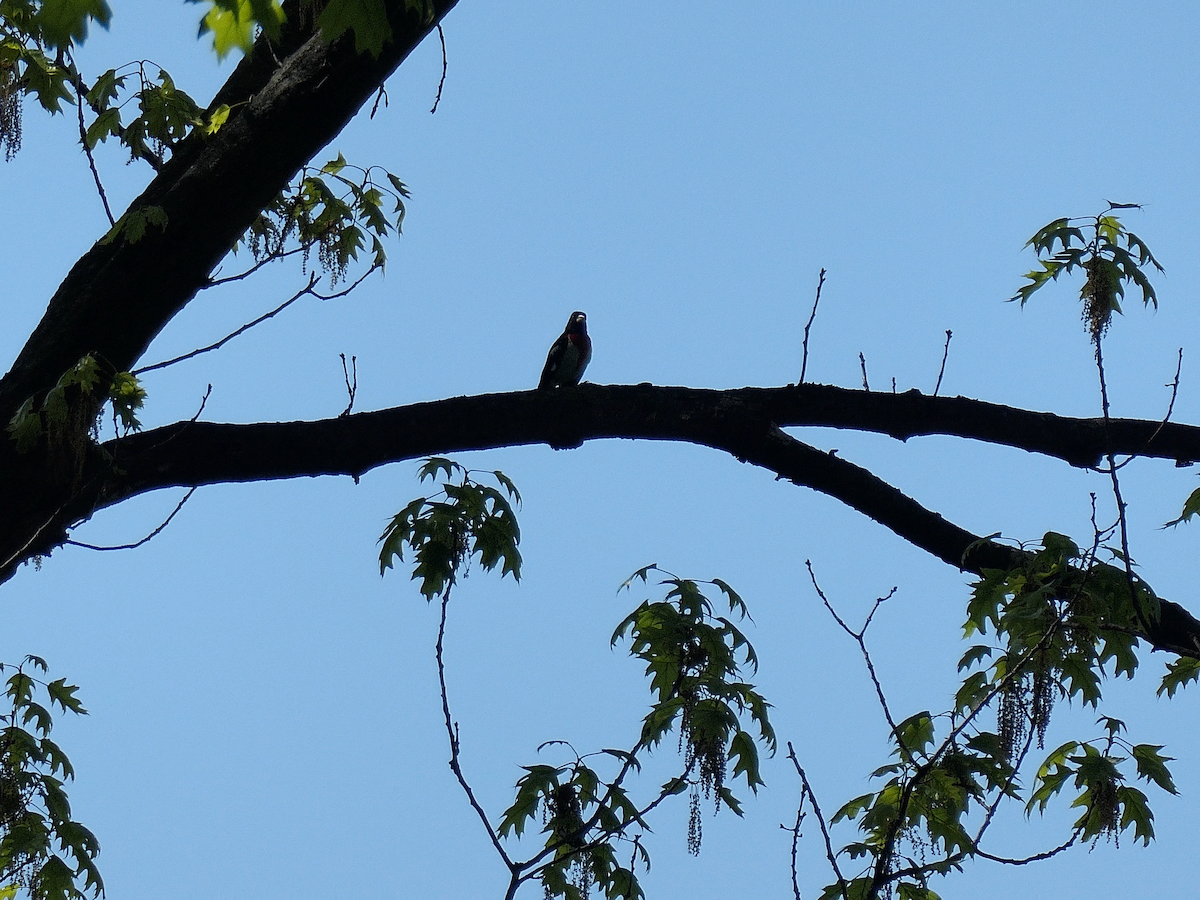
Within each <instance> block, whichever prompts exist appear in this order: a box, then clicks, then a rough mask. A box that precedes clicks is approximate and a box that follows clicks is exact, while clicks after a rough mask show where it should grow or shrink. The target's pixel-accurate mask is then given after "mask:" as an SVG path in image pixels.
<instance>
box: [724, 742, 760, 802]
mask: <svg viewBox="0 0 1200 900" xmlns="http://www.w3.org/2000/svg"><path fill="white" fill-rule="evenodd" d="M729 758H730V759H732V760H733V761H734V763H733V777H734V778H737V777H738V775H742V774H744V775H745V776H746V786H747V787H749V788H750V790H752V791H754V793H756V794H757V793H758V786H759V785H760V784H766V782H765V781H763V780H762V776H761V775H760V774H759V769H758V747H756V746H755V745H754V738H753V737H751V736H750V735H749V734H747V733H746V732H744V731H740V730H739V731H738V732H737V733H736V734H735V735H734V736H733V740H731V741H730V742H729Z"/></svg>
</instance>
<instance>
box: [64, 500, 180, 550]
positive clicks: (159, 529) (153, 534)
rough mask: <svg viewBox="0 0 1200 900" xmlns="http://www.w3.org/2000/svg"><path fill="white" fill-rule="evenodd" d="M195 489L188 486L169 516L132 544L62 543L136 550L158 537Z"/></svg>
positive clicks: (104, 548)
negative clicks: (107, 545)
mask: <svg viewBox="0 0 1200 900" xmlns="http://www.w3.org/2000/svg"><path fill="white" fill-rule="evenodd" d="M196 490H197V489H196V488H195V487H191V488H188V492H187V493H186V494H184V495H183V499H182V500H180V501H179V503H177V504H176V505H175V508H174V509H173V510H171V514H170V515H169V516H167V518H166V519H165V520H164V521H163V523H162V524H161V525H159V526H158V527H157V528H155V529H154V530H153V531H152V532H150V533H149V534H148V535H146V536H145V537H144V538H142V539H141V540H140V541H136V542H134V543H132V544H117V545H116V546H113V547H101V546H97V545H96V544H85V543H84V542H83V541H73V540H71V539H70V538H68V539H67V540H65V541H63V543H64V544H70V545H71V546H73V547H83V548H84V549H85V550H136V549H137V548H138V547H140V546H142V544H144V543H146V542H147V541H149V540H150V539H151V538H154V537H158V535H159V534H161V533H162V530H163V529H164V528H166V527H167V526H168V525H170V524H171V520H172V519H173V518H175V514H176V513H178V512H179V511H180V510H181V509H183V504H185V503H187V502H188V500H190V499H191V496H192V494H194V493H196Z"/></svg>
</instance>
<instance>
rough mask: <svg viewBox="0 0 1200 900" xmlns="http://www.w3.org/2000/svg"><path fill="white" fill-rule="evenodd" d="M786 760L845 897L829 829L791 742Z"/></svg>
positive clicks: (844, 888)
mask: <svg viewBox="0 0 1200 900" xmlns="http://www.w3.org/2000/svg"><path fill="white" fill-rule="evenodd" d="M788 759H790V760H791V761H792V765H793V766H795V767H796V773H797V774H798V775H799V776H800V784H801V789H802V790H803V791H804V793H805V794H807V795H808V799H809V802H811V803H812V808H813V812H814V813H816V816H817V825H819V826H820V828H821V834H822V835H823V836H824V837H825V858H826V859H828V860H829V865H830V866H832V867H833V874H834V875H836V876H837V880H838V887H839V888H840V889H841V892H842V896H843V897H845V896H846V891H847V884H846V879H845V878H844V877H842V870H841V869H840V868H839V867H838V864H837V854H836V853H834V852H833V841H832V840H831V839H830V837H829V828H828V826H826V824H825V817H824V816H823V815H821V806H820V804H818V803H817V795H816V794H815V793H814V792H813V789H812V785H811V784H809V783H808V776H807V775H805V774H804V768H803V767H802V766H801V765H800V760H798V759H797V758H796V748H795V747H793V746H792V742H791V741H788Z"/></svg>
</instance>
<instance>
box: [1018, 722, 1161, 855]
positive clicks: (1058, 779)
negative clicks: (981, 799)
mask: <svg viewBox="0 0 1200 900" xmlns="http://www.w3.org/2000/svg"><path fill="white" fill-rule="evenodd" d="M1099 722H1100V723H1101V724H1102V725H1103V726H1104V728H1105V730H1106V731H1107V735H1106V736H1104V737H1102V738H1097V739H1095V740H1092V741H1086V742H1080V741H1068V742H1067V743H1065V744H1063V745H1062V746H1061V747H1058V748H1057V749H1056V750H1055V751H1054V752H1053V753H1051V754H1050V755H1049V756H1048V757H1046V760H1045V762H1043V763H1042V765H1041V767H1040V768H1039V769H1038V772H1037V776H1036V777H1035V779H1034V782H1033V791H1032V793H1031V794H1030V797H1029V802H1028V803H1027V804H1026V812H1027V813H1032V812H1033V811H1034V810H1035V809H1036V810H1037V811H1038V812H1039V813H1040V812H1044V811H1045V809H1046V806H1047V805H1048V804H1049V802H1050V800H1051V799H1052V798H1053V797H1054V796H1055V795H1057V794H1058V793H1060V792H1061V791H1062V790H1063V789H1064V788H1065V787H1066V786H1067V783H1068V782H1073V785H1074V788H1075V789H1076V796H1075V800H1074V801H1073V802H1072V803H1071V807H1072V808H1077V809H1081V810H1082V812H1081V814H1080V816H1079V818H1078V819H1077V820H1076V821H1075V829H1076V832H1077V833H1078V834H1079V836H1080V837H1081V838H1083V839H1084V840H1094V839H1096V838H1099V837H1102V836H1108V837H1111V838H1113V839H1114V840H1116V839H1118V837H1119V835H1120V834H1121V833H1122V832H1124V831H1125V830H1127V829H1128V828H1129V827H1130V826H1132V827H1133V830H1134V832H1133V833H1134V839H1135V840H1140V841H1141V842H1142V844H1143V845H1148V844H1149V843H1150V841H1152V840H1153V839H1154V813H1153V812H1152V811H1151V810H1150V806H1149V802H1148V800H1147V798H1146V795H1145V794H1144V793H1143V792H1142V791H1140V790H1138V789H1137V788H1135V787H1132V786H1130V785H1128V784H1126V783H1125V782H1126V779H1125V775H1124V774H1123V773H1122V772H1121V766H1122V765H1123V764H1126V763H1128V762H1129V761H1130V760H1132V761H1133V763H1134V765H1135V766H1136V769H1137V778H1138V779H1140V780H1142V781H1145V782H1147V783H1152V784H1155V785H1157V786H1158V787H1160V788H1162V789H1163V790H1164V791H1167V792H1168V793H1170V794H1176V793H1178V791H1177V790H1176V789H1175V783H1174V781H1173V780H1172V778H1171V772H1170V770H1169V769H1168V767H1167V763H1168V762H1170V761H1171V757H1169V756H1163V755H1162V753H1161V752H1160V751H1161V750H1162V749H1163V748H1162V746H1161V745H1155V744H1131V743H1129V742H1128V741H1127V740H1125V739H1123V738H1122V737H1121V736H1120V735H1121V733H1122V732H1123V731H1124V730H1125V723H1124V722H1122V721H1120V720H1119V719H1113V718H1110V717H1107V716H1103V717H1101V718H1100V720H1099Z"/></svg>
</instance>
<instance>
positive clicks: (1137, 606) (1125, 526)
mask: <svg viewBox="0 0 1200 900" xmlns="http://www.w3.org/2000/svg"><path fill="white" fill-rule="evenodd" d="M1101 343H1102V342H1101V339H1100V336H1099V335H1097V336H1096V369H1097V371H1098V372H1099V373H1100V405H1101V408H1102V409H1103V412H1104V443H1105V445H1106V448H1107V447H1111V446H1112V445H1111V443H1110V442H1109V436H1108V426H1109V421H1110V418H1109V402H1108V384H1107V381H1106V379H1105V377H1104V355H1103V353H1102V351H1101V349H1100V347H1101ZM1180 364H1181V365H1182V360H1181V363H1180ZM1104 455H1105V458H1107V459H1108V474H1109V478H1110V479H1111V480H1112V491H1113V499H1114V500H1115V501H1116V504H1117V520H1118V522H1119V525H1120V535H1121V562H1122V563H1124V565H1125V580H1126V582H1127V583H1128V584H1129V599H1130V602H1131V603H1132V604H1133V613H1134V615H1135V616H1137V620H1138V625H1139V626H1141V628H1142V630H1143V631H1144V632H1145V633H1147V634H1149V633H1150V621H1149V618H1148V617H1147V615H1146V613H1145V612H1144V611H1143V610H1142V604H1141V601H1140V600H1139V599H1138V591H1137V584H1136V582H1135V576H1134V574H1133V561H1132V560H1131V559H1130V558H1129V523H1128V521H1127V520H1126V518H1125V499H1124V498H1123V497H1122V496H1121V480H1120V478H1118V477H1117V462H1116V458H1115V457H1114V455H1113V453H1112V451H1111V450H1107V451H1106V452H1105V454H1104Z"/></svg>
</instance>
